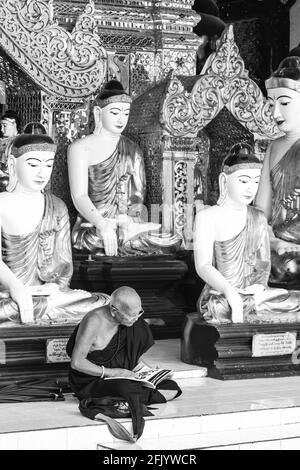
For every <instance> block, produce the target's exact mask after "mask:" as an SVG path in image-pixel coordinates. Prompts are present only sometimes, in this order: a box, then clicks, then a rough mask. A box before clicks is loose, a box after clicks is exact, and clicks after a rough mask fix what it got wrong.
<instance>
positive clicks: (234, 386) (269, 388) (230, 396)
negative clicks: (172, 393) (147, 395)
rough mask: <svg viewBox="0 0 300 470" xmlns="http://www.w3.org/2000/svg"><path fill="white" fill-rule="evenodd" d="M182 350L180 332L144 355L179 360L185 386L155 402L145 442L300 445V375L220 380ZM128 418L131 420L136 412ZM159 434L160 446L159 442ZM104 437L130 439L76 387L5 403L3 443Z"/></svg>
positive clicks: (83, 443) (90, 445)
mask: <svg viewBox="0 0 300 470" xmlns="http://www.w3.org/2000/svg"><path fill="white" fill-rule="evenodd" d="M174 358H175V359H174ZM178 358H179V341H178V340H164V341H159V342H157V344H156V346H155V347H154V348H153V350H152V351H151V352H150V353H148V354H147V355H146V356H145V358H144V359H145V360H147V362H149V363H151V364H154V365H156V364H159V365H160V366H161V367H172V368H174V370H175V372H176V374H175V377H176V380H178V382H179V384H180V386H181V388H182V391H183V394H182V395H181V396H180V397H179V398H177V399H176V400H174V401H171V402H168V403H166V404H161V405H155V410H154V411H153V413H154V416H152V417H149V418H146V426H145V430H144V433H143V436H142V438H141V439H140V440H139V441H138V442H139V443H138V444H136V446H138V447H137V448H145V449H146V448H147V449H149V448H152V449H156V448H165V449H166V448H187V447H184V446H185V445H189V448H212V447H221V446H224V445H225V446H229V445H232V446H234V448H239V449H240V448H244V447H245V446H248V447H249V446H250V447H251V446H252V447H253V445H254V444H253V442H254V440H255V436H260V438H261V439H262V442H264V441H265V440H267V441H268V445H269V446H270V448H284V446H287V445H288V444H287V442H288V441H289V442H290V445H291V446H294V448H299V449H300V396H299V389H300V377H280V378H268V379H251V380H233V381H219V380H214V379H211V378H208V377H201V375H203V373H204V372H205V371H203V370H202V369H201V368H198V367H196V366H194V367H193V366H187V365H186V364H183V363H181V362H180V361H179V359H178ZM197 375H198V377H197ZM199 375H200V376H199ZM122 422H123V424H124V425H125V426H126V428H128V429H130V428H131V421H130V420H122ZM258 428H259V429H258ZM190 435H192V436H193V438H189V436H190ZM256 440H258V439H256ZM292 441H293V442H292ZM158 442H160V444H159V445H160V447H156V446H158ZM185 443H186V444H185ZM102 445H104V447H105V446H108V447H110V448H123V447H122V446H124V445H125V446H126V444H124V443H122V442H121V441H117V440H115V439H112V436H111V434H110V433H109V431H108V430H107V427H106V425H105V424H102V423H99V422H96V421H91V420H89V419H87V418H84V417H83V416H81V414H80V412H79V410H78V403H77V400H76V399H75V398H74V397H73V396H72V395H71V394H66V400H65V401H64V402H40V403H16V404H0V449H62V448H63V449H96V448H97V446H98V448H101V446H102ZM256 445H258V446H262V445H263V444H262V443H261V442H259V443H257V442H256ZM99 446H100V447H99ZM143 446H144V447H143ZM151 446H152V447H151ZM153 446H154V447H153ZM168 446H169V447H168ZM172 446H173V447H172ZM180 446H183V447H180ZM243 446H244V447H243ZM245 448H247V447H245ZM285 448H287V447H285Z"/></svg>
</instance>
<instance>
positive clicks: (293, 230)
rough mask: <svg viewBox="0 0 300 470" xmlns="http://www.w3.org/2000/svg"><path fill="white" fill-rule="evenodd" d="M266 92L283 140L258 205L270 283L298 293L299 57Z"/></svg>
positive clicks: (274, 149)
mask: <svg viewBox="0 0 300 470" xmlns="http://www.w3.org/2000/svg"><path fill="white" fill-rule="evenodd" d="M298 52H299V50H298ZM299 53H300V52H299ZM293 54H296V50H295V52H293ZM266 88H267V92H268V100H269V102H270V106H271V109H272V112H273V116H274V119H275V121H276V124H277V126H278V128H279V130H280V131H281V132H282V136H281V137H279V138H277V139H276V140H274V141H273V142H271V144H270V146H269V148H268V150H267V153H266V156H265V158H264V163H263V169H262V176H261V180H260V185H259V188H258V192H257V197H256V200H255V204H256V206H257V207H258V208H260V209H262V210H263V211H264V213H265V215H266V217H267V218H268V220H269V222H270V241H271V250H272V281H273V282H275V283H277V284H281V285H283V286H284V287H287V288H288V287H289V286H290V287H291V286H297V288H299V285H300V277H299V276H300V176H299V175H300V57H299V56H296V55H292V56H288V57H287V58H285V59H284V60H283V61H282V62H281V63H280V65H279V67H278V69H277V70H276V71H275V72H274V73H273V75H272V76H271V78H269V79H268V80H267V81H266Z"/></svg>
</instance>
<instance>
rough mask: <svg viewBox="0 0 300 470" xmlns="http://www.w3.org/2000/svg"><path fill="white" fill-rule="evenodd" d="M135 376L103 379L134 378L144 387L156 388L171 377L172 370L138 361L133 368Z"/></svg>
mask: <svg viewBox="0 0 300 470" xmlns="http://www.w3.org/2000/svg"><path fill="white" fill-rule="evenodd" d="M132 372H135V374H136V375H137V377H136V378H135V377H106V378H105V380H112V379H127V380H134V381H136V382H142V383H143V385H144V386H145V387H149V388H153V389H154V388H156V387H157V385H158V384H159V383H160V382H162V381H163V380H166V379H171V378H172V377H173V371H172V370H171V369H153V368H151V367H149V366H147V365H146V364H145V363H144V362H139V363H138V365H137V366H136V367H135V368H134V369H133V371H132Z"/></svg>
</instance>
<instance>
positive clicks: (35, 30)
mask: <svg viewBox="0 0 300 470" xmlns="http://www.w3.org/2000/svg"><path fill="white" fill-rule="evenodd" d="M93 13H94V4H93V2H91V1H90V3H89V4H88V5H87V6H86V8H85V11H84V13H83V14H82V15H80V16H79V18H78V20H77V22H76V25H75V27H74V29H73V31H72V32H71V33H69V32H68V31H67V30H65V29H64V28H62V27H60V26H59V25H58V24H57V22H56V21H55V20H54V19H53V13H52V2H51V1H50V2H48V3H46V2H45V1H42V0H1V3H0V31H1V34H0V45H1V46H2V47H3V49H4V50H5V51H6V52H7V54H9V55H10V56H11V57H12V58H13V59H14V60H15V61H16V62H17V63H18V65H19V66H21V67H22V68H23V69H24V70H25V71H26V72H27V73H28V74H29V76H30V77H31V78H32V79H33V80H34V82H35V83H37V84H38V85H39V86H40V87H41V88H42V89H43V90H44V91H46V92H47V93H49V94H55V95H58V96H63V97H64V98H66V99H68V98H84V97H86V96H89V95H90V94H92V93H93V92H94V91H96V90H97V89H98V88H99V86H100V85H101V84H102V82H103V81H104V79H105V74H106V52H105V50H104V48H103V46H102V43H101V40H100V37H99V36H98V35H97V32H96V22H95V20H94V18H93Z"/></svg>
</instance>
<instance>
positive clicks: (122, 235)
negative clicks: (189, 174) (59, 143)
mask: <svg viewBox="0 0 300 470" xmlns="http://www.w3.org/2000/svg"><path fill="white" fill-rule="evenodd" d="M131 101H132V99H131V97H130V96H129V95H128V94H127V93H125V91H124V89H123V87H122V85H121V83H120V82H117V81H116V80H112V81H110V82H108V83H107V85H106V86H105V88H104V89H103V90H102V91H101V92H100V93H99V94H98V96H97V97H96V100H95V103H94V107H93V116H94V121H95V129H94V131H93V133H92V134H90V135H88V136H86V137H84V138H82V139H78V140H76V141H75V142H73V143H72V144H71V146H70V147H69V149H68V170H69V181H70V189H71V195H72V199H73V202H74V205H75V207H76V208H77V210H78V212H79V215H78V218H77V221H76V223H75V225H74V228H73V232H72V242H73V245H74V247H75V248H77V249H79V250H88V251H89V252H91V253H94V254H98V255H107V256H117V255H135V254H141V255H143V254H160V253H164V252H166V251H174V250H176V249H177V248H178V247H179V246H180V245H181V238H180V237H179V236H178V235H171V234H169V233H168V234H159V233H158V230H159V228H160V224H155V223H151V222H148V217H145V209H146V208H145V207H144V206H143V202H144V198H145V192H146V177H145V166H144V160H143V156H142V153H141V150H140V148H139V147H138V146H137V145H136V144H135V143H134V142H132V141H131V140H130V139H128V138H127V137H125V136H123V135H122V132H123V130H124V129H125V127H126V124H127V122H128V117H129V112H130V106H131Z"/></svg>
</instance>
